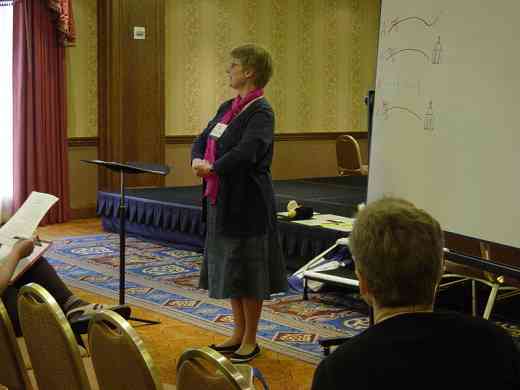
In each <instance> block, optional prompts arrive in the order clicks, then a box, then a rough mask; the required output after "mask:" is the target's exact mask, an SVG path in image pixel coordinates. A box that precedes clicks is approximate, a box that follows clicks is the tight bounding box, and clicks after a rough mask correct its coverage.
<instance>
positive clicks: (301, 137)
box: [274, 131, 368, 141]
mask: <svg viewBox="0 0 520 390" xmlns="http://www.w3.org/2000/svg"><path fill="white" fill-rule="evenodd" d="M340 135H350V136H352V137H354V138H355V139H367V138H368V133H367V132H362V131H343V132H341V131H329V132H314V133H283V134H275V136H274V139H275V141H331V140H336V138H338V137H339V136H340Z"/></svg>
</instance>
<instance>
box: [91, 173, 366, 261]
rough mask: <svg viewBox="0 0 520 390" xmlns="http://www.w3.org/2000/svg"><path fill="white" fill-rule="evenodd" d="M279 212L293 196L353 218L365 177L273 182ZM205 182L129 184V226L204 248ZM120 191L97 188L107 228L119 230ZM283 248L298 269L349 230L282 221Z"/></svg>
mask: <svg viewBox="0 0 520 390" xmlns="http://www.w3.org/2000/svg"><path fill="white" fill-rule="evenodd" d="M273 185H274V190H275V200H276V207H277V211H285V210H286V207H287V203H288V202H289V201H290V200H293V199H294V200H296V201H297V202H298V203H299V204H301V205H304V206H307V207H312V208H313V209H314V211H316V212H319V213H322V214H335V215H340V216H344V217H352V216H353V215H354V213H355V211H356V210H357V205H358V204H359V203H361V202H364V201H365V199H366V191H367V177H363V176H343V177H339V176H338V177H322V178H308V179H298V180H276V181H274V183H273ZM201 194H202V187H201V186H192V187H178V188H173V187H165V188H146V189H128V190H127V192H126V201H127V202H126V203H127V207H128V215H127V221H126V229H127V232H128V233H130V234H136V235H139V236H142V237H145V238H150V239H154V240H161V241H169V242H173V243H175V244H176V245H178V246H179V248H183V249H192V250H196V251H202V249H203V247H204V236H205V230H206V227H205V225H204V224H203V223H202V221H201ZM118 207H119V193H116V192H105V191H99V192H98V199H97V213H98V215H100V216H101V218H102V223H103V227H104V229H105V230H108V231H111V232H118V231H119V219H118V214H117V212H118ZM278 224H279V231H280V237H281V241H282V247H283V250H284V253H285V255H286V258H287V265H288V268H289V269H291V270H294V269H297V268H299V267H300V266H301V265H303V264H305V263H306V262H307V261H308V260H310V259H311V258H313V257H314V256H316V255H318V254H319V253H321V252H323V251H324V250H325V249H327V248H328V247H330V246H331V245H333V244H334V243H335V242H336V240H337V239H338V238H341V237H344V236H345V235H346V233H344V232H341V231H337V230H334V229H327V228H322V227H309V226H304V225H300V224H296V223H293V222H286V221H279V222H278Z"/></svg>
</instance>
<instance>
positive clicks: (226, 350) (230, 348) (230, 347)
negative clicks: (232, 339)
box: [209, 344, 240, 353]
mask: <svg viewBox="0 0 520 390" xmlns="http://www.w3.org/2000/svg"><path fill="white" fill-rule="evenodd" d="M209 347H210V348H211V349H212V350H214V351H217V352H220V353H234V352H235V351H236V350H238V348H240V344H235V345H227V346H225V347H219V346H218V345H215V344H211V345H210V346H209Z"/></svg>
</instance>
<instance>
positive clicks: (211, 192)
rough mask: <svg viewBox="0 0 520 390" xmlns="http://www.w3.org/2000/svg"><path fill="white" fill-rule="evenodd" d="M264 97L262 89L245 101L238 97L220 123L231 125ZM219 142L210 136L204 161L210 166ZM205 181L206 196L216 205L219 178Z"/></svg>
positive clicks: (213, 160)
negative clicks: (252, 104)
mask: <svg viewBox="0 0 520 390" xmlns="http://www.w3.org/2000/svg"><path fill="white" fill-rule="evenodd" d="M263 95H264V90H263V89H261V88H257V89H255V90H253V91H251V92H249V93H248V94H247V95H246V96H245V97H244V98H243V99H242V97H241V96H240V95H238V96H237V97H236V98H235V99H234V100H233V103H232V104H231V108H230V109H229V110H228V111H227V112H226V113H225V114H224V116H223V117H222V119H221V120H220V121H219V122H220V123H223V124H226V125H227V124H229V123H230V122H231V121H232V120H233V119H234V118H235V117H236V116H237V115H238V114H240V112H241V111H242V110H243V109H244V107H245V106H247V105H248V104H249V103H250V102H251V101H253V100H255V99H257V98H259V97H261V96H263ZM217 142H218V140H217V139H216V138H213V137H211V136H208V140H207V142H206V150H205V151H204V160H206V161H208V162H209V163H210V164H214V163H215V160H216V158H215V157H216V153H217ZM204 180H205V181H206V191H205V192H204V196H207V197H209V199H210V201H211V204H212V205H214V204H215V203H216V202H217V193H218V176H217V175H215V174H214V173H213V174H211V175H209V176H207V177H205V178H204Z"/></svg>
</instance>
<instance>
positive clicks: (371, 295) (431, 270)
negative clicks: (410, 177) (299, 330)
mask: <svg viewBox="0 0 520 390" xmlns="http://www.w3.org/2000/svg"><path fill="white" fill-rule="evenodd" d="M349 245H350V249H351V252H352V255H353V259H354V264H355V266H356V274H357V276H358V279H359V289H360V292H361V295H362V296H363V299H364V300H365V301H366V302H367V303H368V304H369V305H371V306H372V308H373V313H374V322H375V324H374V325H373V326H372V327H370V328H368V329H367V330H365V331H364V332H363V333H361V334H359V335H357V336H355V337H353V338H351V339H349V340H348V341H347V342H346V343H344V344H343V345H341V346H340V347H338V349H337V350H336V351H334V353H332V354H331V355H330V356H328V357H327V358H326V359H324V360H323V361H322V362H321V363H320V365H319V366H318V368H317V370H316V372H315V375H314V381H313V385H312V389H313V390H321V389H327V390H333V389H345V388H347V386H348V388H349V389H372V388H377V387H379V386H381V385H383V384H384V385H385V386H389V387H392V388H398V389H417V388H423V387H427V388H430V387H431V388H460V389H463V388H464V389H471V388H490V389H495V390H496V389H520V354H519V352H518V350H517V348H516V345H515V343H514V341H513V339H512V337H511V336H510V335H509V334H508V333H507V332H506V331H505V330H504V329H502V328H500V327H498V326H496V325H494V324H493V323H492V322H490V321H487V320H484V319H482V318H476V317H469V316H465V315H463V314H459V313H442V312H434V311H433V304H434V300H435V295H436V291H437V287H438V284H439V281H440V278H441V276H442V273H443V269H444V259H443V248H444V237H443V232H442V230H441V227H440V225H439V223H438V222H437V221H436V220H435V219H434V218H433V217H431V216H430V215H429V214H428V213H426V212H425V211H424V210H420V209H418V208H416V207H415V206H414V205H413V204H411V203H410V202H407V201H405V200H403V199H396V198H384V199H381V200H379V201H375V202H373V203H371V204H369V205H368V206H367V207H365V208H364V209H363V210H361V211H360V212H359V214H358V216H357V219H356V222H355V224H354V229H353V231H352V234H351V236H350V244H349Z"/></svg>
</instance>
